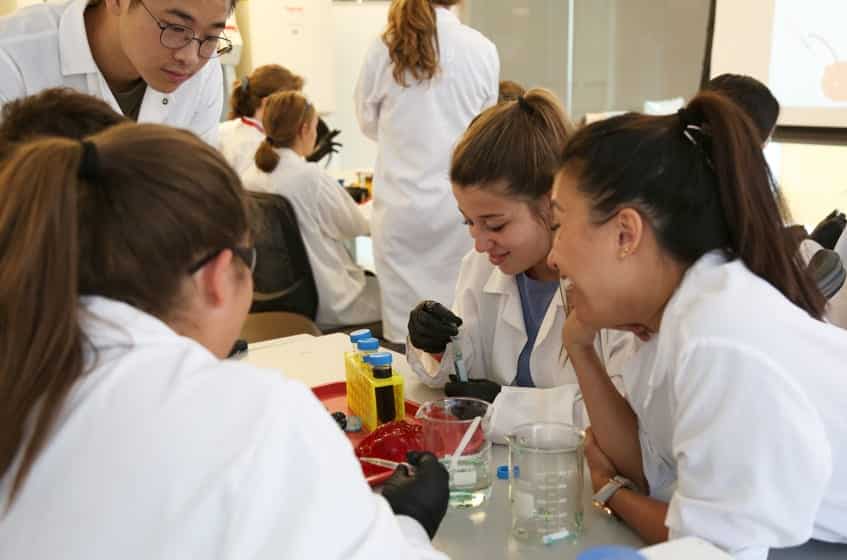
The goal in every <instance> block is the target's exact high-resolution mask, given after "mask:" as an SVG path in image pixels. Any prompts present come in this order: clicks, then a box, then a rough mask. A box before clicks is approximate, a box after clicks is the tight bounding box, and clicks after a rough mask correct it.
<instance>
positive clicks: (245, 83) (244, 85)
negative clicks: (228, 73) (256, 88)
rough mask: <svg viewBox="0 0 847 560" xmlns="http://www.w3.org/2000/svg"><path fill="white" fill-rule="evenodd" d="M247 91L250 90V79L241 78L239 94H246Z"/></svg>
mask: <svg viewBox="0 0 847 560" xmlns="http://www.w3.org/2000/svg"><path fill="white" fill-rule="evenodd" d="M248 89H250V78H249V77H247V76H244V77H243V78H241V92H242V93H247V90H248Z"/></svg>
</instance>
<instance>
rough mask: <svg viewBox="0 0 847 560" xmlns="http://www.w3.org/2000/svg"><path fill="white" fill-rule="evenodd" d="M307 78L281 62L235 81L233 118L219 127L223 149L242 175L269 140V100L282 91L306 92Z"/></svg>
mask: <svg viewBox="0 0 847 560" xmlns="http://www.w3.org/2000/svg"><path fill="white" fill-rule="evenodd" d="M302 90H303V78H302V77H300V76H298V75H297V74H294V73H293V72H291V71H290V70H289V69H287V68H283V67H282V66H280V65H278V64H266V65H264V66H259V67H258V68H256V69H255V70H253V72H251V73H250V75H249V76H244V77H243V78H241V79H240V80H238V81H236V82H235V85H234V86H233V89H232V95H231V97H230V105H231V108H230V111H229V120H228V121H226V122H222V123H221V124H220V126H219V127H218V130H219V134H220V139H219V142H220V150H221V153H222V154H223V155H224V158H226V160H227V161H228V162H229V164H230V165H231V166H232V167H233V169H235V172H236V173H238V174H239V175H241V174H242V173H244V172H245V171H247V168H249V167H250V164H251V163H253V159H254V158H255V157H256V150H258V149H259V145H260V144H261V143H262V142H263V141H264V139H265V127H264V126H262V116H263V114H264V107H265V100H266V99H267V98H268V96H269V95H271V94H273V93H277V92H280V91H302Z"/></svg>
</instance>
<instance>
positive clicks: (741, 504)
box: [550, 92, 847, 559]
mask: <svg viewBox="0 0 847 560" xmlns="http://www.w3.org/2000/svg"><path fill="white" fill-rule="evenodd" d="M559 164H560V170H559V173H558V175H557V178H556V184H555V187H554V197H553V207H554V222H555V223H554V228H556V230H557V233H556V237H555V240H554V244H553V249H552V251H551V253H550V264H551V266H554V267H556V268H557V269H558V270H559V273H560V274H561V275H562V277H568V278H569V279H570V281H571V282H572V284H571V290H570V295H571V298H570V301H571V302H572V303H573V305H574V312H573V313H572V314H571V315H570V316H569V317H568V320H567V321H566V323H565V327H564V330H563V337H564V343H565V345H566V347H567V349H568V353H569V355H570V356H571V359H572V361H573V363H574V367H575V369H576V372H577V378H578V380H579V384H580V387H581V389H582V392H583V396H584V398H585V403H586V406H587V408H588V413H589V415H590V416H591V420H592V427H591V430H590V431H589V436H588V438H587V444H586V457H587V458H588V461H589V466H590V468H591V477H592V482H593V485H594V489H595V491H597V495H596V496H595V498H596V501H597V502H598V503H599V504H600V505H601V506H603V507H604V508H605V509H606V510H607V511H609V512H613V513H615V514H617V515H618V516H619V517H621V518H622V519H623V520H624V521H625V522H626V523H628V524H629V525H630V526H632V527H633V528H634V529H635V530H636V531H637V532H638V533H639V534H640V535H641V536H642V537H643V538H644V539H645V540H647V541H648V542H656V541H661V540H665V539H666V538H668V537H669V536H670V537H671V538H674V537H679V536H684V535H696V536H699V537H701V538H704V539H706V540H709V541H711V542H713V543H715V544H716V545H718V546H720V547H721V548H724V549H726V550H727V551H729V552H730V553H731V554H733V555H735V557H737V558H744V559H748V558H749V559H754V558H755V559H764V558H766V556H767V553H768V549H769V548H771V547H785V546H792V545H796V544H800V543H802V542H805V541H806V540H808V539H809V538H810V537H812V538H817V539H822V540H827V541H833V542H845V541H847V482H845V481H847V423H845V422H844V410H847V384H845V383H844V382H843V379H842V377H843V373H844V372H845V365H844V364H847V332H845V331H843V330H841V329H838V328H836V327H834V326H831V325H828V324H825V323H823V322H822V321H821V320H820V317H821V314H822V312H823V310H824V299H823V297H822V295H821V294H820V292H819V291H818V289H817V287H816V285H815V283H814V282H813V280H812V279H811V278H810V277H809V276H808V275H807V274H806V272H805V270H804V268H803V267H802V265H801V263H800V262H799V260H798V258H797V257H796V252H795V251H794V250H793V248H792V247H790V246H789V245H788V244H787V243H785V242H784V235H783V232H782V227H783V223H782V219H781V215H780V211H779V208H778V206H777V203H776V201H775V198H774V196H773V194H772V188H771V187H772V179H771V175H770V172H769V170H768V167H767V164H766V163H765V161H764V157H763V155H762V150H761V136H760V134H759V133H758V131H757V130H756V128H755V126H754V124H753V122H752V121H751V120H750V118H749V117H748V116H747V115H746V114H745V113H744V112H743V111H742V110H741V109H740V108H739V107H738V106H736V105H735V104H734V103H732V102H731V101H729V100H728V99H726V98H725V97H723V96H722V95H720V94H718V93H715V92H703V93H701V94H699V95H698V96H697V97H695V98H694V99H693V100H692V101H691V102H690V103H689V104H688V106H687V107H685V108H684V109H682V110H680V111H679V113H677V114H674V115H669V116H662V117H649V116H641V115H636V114H628V115H623V116H620V117H615V118H612V119H609V120H606V121H602V122H599V123H596V124H593V125H591V126H588V127H586V128H585V129H583V130H581V131H580V132H578V133H577V134H576V135H574V137H573V138H572V139H571V141H570V142H569V143H568V145H567V146H566V148H565V150H564V152H563V154H562V157H561V159H560V162H559ZM600 328H621V329H626V330H631V331H634V332H635V333H636V334H637V335H638V336H639V337H640V338H642V339H643V340H644V341H646V342H645V344H644V345H643V347H642V348H641V349H640V351H639V352H638V354H637V355H636V356H635V359H634V360H633V361H632V362H631V363H630V365H629V366H628V368H627V371H626V372H625V373H624V380H625V382H626V385H627V386H626V395H627V399H626V400H625V399H624V398H623V397H621V396H620V395H619V394H618V392H617V391H615V389H614V387H613V386H611V384H610V383H609V380H608V376H607V375H605V371H604V368H603V366H602V364H601V363H600V361H599V360H598V358H597V356H596V354H595V352H594V349H593V347H592V345H591V342H592V341H593V337H594V335H595V333H596V332H597V330H598V329H600Z"/></svg>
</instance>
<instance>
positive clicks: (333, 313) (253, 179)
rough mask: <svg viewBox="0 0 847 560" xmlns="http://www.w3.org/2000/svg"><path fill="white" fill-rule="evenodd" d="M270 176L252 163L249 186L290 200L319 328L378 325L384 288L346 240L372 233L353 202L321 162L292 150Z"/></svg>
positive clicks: (247, 178)
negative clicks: (310, 278) (306, 261)
mask: <svg viewBox="0 0 847 560" xmlns="http://www.w3.org/2000/svg"><path fill="white" fill-rule="evenodd" d="M276 151H277V153H278V154H279V156H280V160H279V164H278V165H277V167H276V169H274V170H273V171H272V172H271V173H265V172H264V171H260V170H259V169H258V168H257V167H256V164H255V163H252V164H251V165H250V167H248V168H247V171H246V172H245V173H244V175H243V176H242V178H241V179H242V182H243V183H244V187H245V188H246V189H249V190H253V191H258V192H268V193H272V194H278V195H282V196H284V197H285V198H287V199H288V201H289V202H291V205H292V206H293V207H294V212H295V213H296V214H297V224H298V225H299V226H300V234H301V235H302V237H303V244H304V245H305V246H306V252H307V253H308V255H309V264H310V265H311V267H312V274H313V275H314V277H315V284H316V286H317V289H318V315H317V319H316V322H317V323H318V325H319V326H326V327H333V326H339V325H360V324H363V323H372V322H375V321H379V319H380V310H379V284H378V283H377V281H376V278H374V277H373V276H369V277H366V276H365V271H364V269H362V268H361V267H360V266H358V265H357V264H356V263H355V262H353V259H352V258H351V257H350V253H348V252H347V248H346V247H345V246H344V241H345V240H348V239H353V238H355V237H356V236H359V235H367V234H368V232H369V226H368V222H367V220H366V219H365V216H364V215H363V214H362V211H361V210H359V207H358V206H356V203H355V202H354V201H353V198H352V197H351V196H350V195H349V194H347V192H346V191H345V190H344V189H343V188H342V187H341V185H339V184H338V181H336V180H335V179H333V178H332V177H330V176H329V175H328V174H327V173H326V172H325V171H324V170H322V169H321V168H320V167H319V166H318V164H316V163H309V162H307V161H306V160H305V159H303V158H302V157H301V156H300V155H298V154H297V153H296V152H294V151H293V150H290V149H288V148H279V149H277V150H276Z"/></svg>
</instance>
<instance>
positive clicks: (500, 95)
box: [497, 80, 526, 103]
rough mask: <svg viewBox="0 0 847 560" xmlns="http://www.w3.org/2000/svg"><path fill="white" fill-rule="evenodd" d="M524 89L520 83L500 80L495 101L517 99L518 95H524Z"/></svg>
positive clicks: (501, 101)
mask: <svg viewBox="0 0 847 560" xmlns="http://www.w3.org/2000/svg"><path fill="white" fill-rule="evenodd" d="M525 93H526V90H525V89H524V87H523V86H522V85H520V84H519V83H517V82H513V81H512V80H501V81H500V87H499V88H498V92H497V103H503V102H504V101H517V99H518V97H520V96H522V95H524V94H525Z"/></svg>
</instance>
